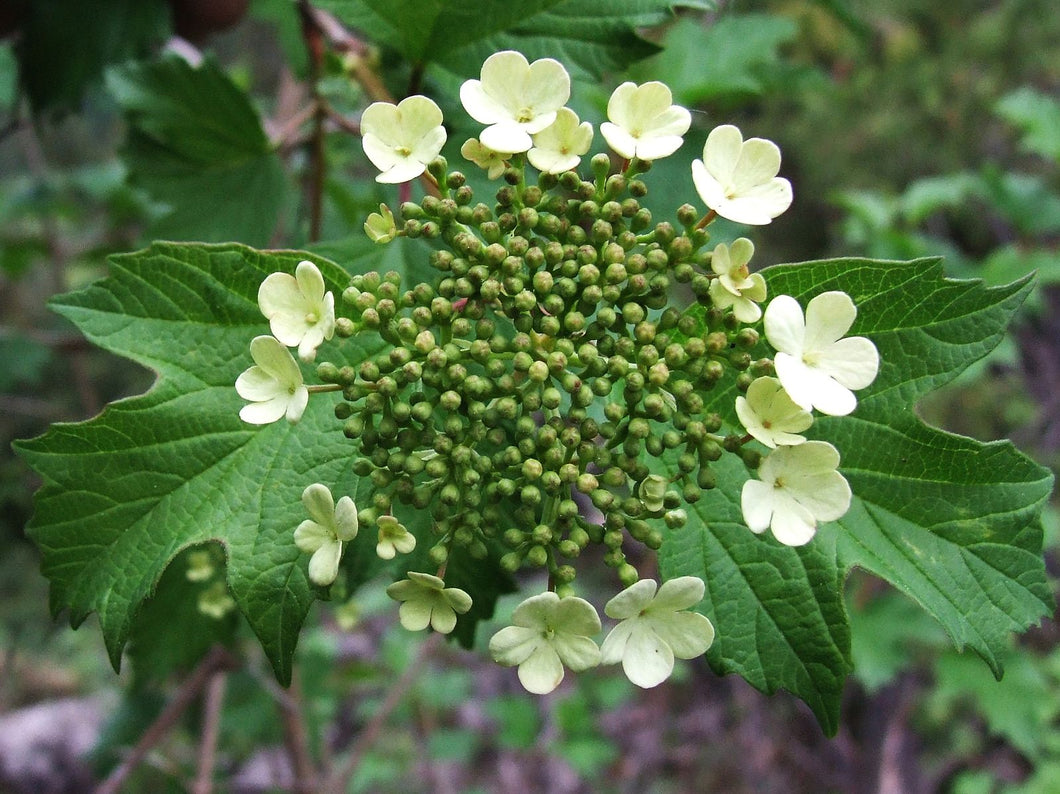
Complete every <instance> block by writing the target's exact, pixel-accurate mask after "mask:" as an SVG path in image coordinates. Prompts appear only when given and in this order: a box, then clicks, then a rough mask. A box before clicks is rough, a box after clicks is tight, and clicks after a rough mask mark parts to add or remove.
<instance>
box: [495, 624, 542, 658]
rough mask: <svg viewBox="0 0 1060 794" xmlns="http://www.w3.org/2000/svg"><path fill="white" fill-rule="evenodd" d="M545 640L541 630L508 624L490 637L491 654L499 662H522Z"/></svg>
mask: <svg viewBox="0 0 1060 794" xmlns="http://www.w3.org/2000/svg"><path fill="white" fill-rule="evenodd" d="M542 642H544V638H543V637H542V636H541V632H540V631H537V630H535V629H528V628H524V627H522V626H506V627H505V628H503V629H501V630H500V631H498V632H497V633H496V634H494V635H493V636H492V637H491V638H490V645H489V649H490V656H492V657H493V660H494V661H495V662H497V663H498V664H503V665H504V666H506V667H513V666H515V665H517V664H522V663H523V662H525V661H526V659H527V657H529V656H530V654H531V653H533V652H534V649H536V648H537V646H538V645H540V644H541V643H542Z"/></svg>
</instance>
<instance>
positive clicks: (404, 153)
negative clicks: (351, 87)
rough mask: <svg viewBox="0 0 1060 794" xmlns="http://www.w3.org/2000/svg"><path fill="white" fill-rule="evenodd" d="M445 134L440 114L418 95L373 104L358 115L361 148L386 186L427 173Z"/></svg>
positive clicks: (434, 106)
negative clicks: (391, 101) (395, 102)
mask: <svg viewBox="0 0 1060 794" xmlns="http://www.w3.org/2000/svg"><path fill="white" fill-rule="evenodd" d="M445 139H446V132H445V127H443V126H442V111H441V110H440V109H439V107H438V105H436V104H435V103H434V101H433V100H431V99H428V98H427V97H425V96H420V95H419V94H416V95H413V96H410V97H405V99H402V100H401V101H400V102H399V103H398V104H396V105H394V104H391V103H389V102H374V103H372V104H371V105H369V106H368V107H367V108H365V110H364V113H362V114H361V145H362V146H363V147H364V153H365V154H366V155H367V156H368V159H369V160H371V161H372V165H374V166H375V167H376V168H378V169H379V170H380V171H381V173H380V174H379V176H377V177H376V178H375V179H376V181H377V182H384V183H388V184H393V183H398V182H408V181H410V180H412V179H415V178H416V177H418V176H419V175H420V174H422V173H423V172H424V171H426V170H427V164H428V163H430V162H431V160H433V159H434V158H435V157H437V156H438V154H439V153H440V152H441V151H442V146H443V145H444V144H445Z"/></svg>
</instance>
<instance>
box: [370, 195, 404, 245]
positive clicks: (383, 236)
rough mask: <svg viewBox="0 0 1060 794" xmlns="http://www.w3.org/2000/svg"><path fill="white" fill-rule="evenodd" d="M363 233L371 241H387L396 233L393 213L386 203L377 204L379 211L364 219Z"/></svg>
mask: <svg viewBox="0 0 1060 794" xmlns="http://www.w3.org/2000/svg"><path fill="white" fill-rule="evenodd" d="M364 233H365V234H367V235H368V239H369V240H371V241H372V242H373V243H389V242H390V241H391V240H393V239H394V238H395V237H397V234H398V228H397V223H395V222H394V213H393V212H391V211H390V207H388V206H387V205H386V204H380V205H379V212H373V213H372V214H371V215H369V216H368V217H367V218H366V219H365V221H364Z"/></svg>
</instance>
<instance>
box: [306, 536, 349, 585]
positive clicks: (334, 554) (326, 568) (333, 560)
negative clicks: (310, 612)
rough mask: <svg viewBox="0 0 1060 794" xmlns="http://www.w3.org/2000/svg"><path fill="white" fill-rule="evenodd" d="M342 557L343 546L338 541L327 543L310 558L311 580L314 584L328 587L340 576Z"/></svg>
mask: <svg viewBox="0 0 1060 794" xmlns="http://www.w3.org/2000/svg"><path fill="white" fill-rule="evenodd" d="M341 557H342V544H341V543H339V542H338V541H332V542H330V543H325V544H324V545H323V546H321V547H320V548H319V549H317V550H316V551H315V552H314V553H313V556H312V557H310V558H309V580H310V581H311V582H313V584H318V585H320V586H321V587H327V586H328V585H329V584H331V583H332V582H334V581H335V577H336V576H338V575H339V559H340V558H341Z"/></svg>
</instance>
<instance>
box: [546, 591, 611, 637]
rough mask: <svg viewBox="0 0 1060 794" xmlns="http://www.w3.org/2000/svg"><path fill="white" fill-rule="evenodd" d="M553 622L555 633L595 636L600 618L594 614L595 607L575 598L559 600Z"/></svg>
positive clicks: (569, 597) (598, 629)
mask: <svg viewBox="0 0 1060 794" xmlns="http://www.w3.org/2000/svg"><path fill="white" fill-rule="evenodd" d="M553 620H554V621H555V623H554V624H553V625H554V626H555V628H556V629H557V631H564V632H569V633H571V634H596V633H598V632H599V631H600V616H599V615H598V614H597V613H596V607H594V606H593V605H592V604H590V603H589V602H588V601H586V600H585V599H584V598H578V597H577V596H566V597H565V598H561V599H560V600H559V603H558V604H557V605H556V609H555V612H554V617H553Z"/></svg>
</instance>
